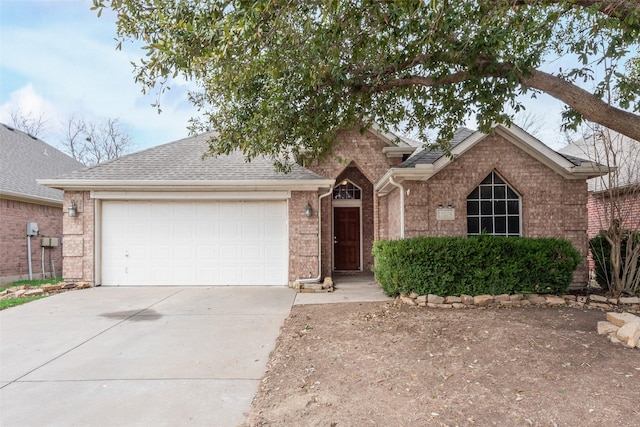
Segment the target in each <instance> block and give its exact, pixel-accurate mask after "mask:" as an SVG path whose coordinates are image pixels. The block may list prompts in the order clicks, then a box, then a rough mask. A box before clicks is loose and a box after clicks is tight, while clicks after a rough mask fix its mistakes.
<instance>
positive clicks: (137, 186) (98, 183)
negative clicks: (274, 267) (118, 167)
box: [37, 178, 334, 191]
mask: <svg viewBox="0 0 640 427" xmlns="http://www.w3.org/2000/svg"><path fill="white" fill-rule="evenodd" d="M37 182H38V184H40V185H44V186H46V187H51V188H57V189H60V190H85V191H86V190H103V191H154V190H155V191H184V190H193V191H216V190H217V191H220V190H231V191H258V190H291V188H295V189H296V190H299V191H313V190H318V189H319V188H323V187H324V188H326V187H327V186H330V185H333V183H334V180H330V179H286V178H285V179H269V180H262V179H246V180H108V179H106V180H105V179H103V180H83V179H39V180H37Z"/></svg>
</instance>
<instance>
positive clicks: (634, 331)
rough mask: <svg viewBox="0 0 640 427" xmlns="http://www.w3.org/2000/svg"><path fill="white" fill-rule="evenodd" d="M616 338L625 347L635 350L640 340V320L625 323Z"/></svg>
mask: <svg viewBox="0 0 640 427" xmlns="http://www.w3.org/2000/svg"><path fill="white" fill-rule="evenodd" d="M616 336H617V337H618V339H619V340H620V341H621V342H622V343H623V344H624V345H626V346H627V347H631V348H634V347H635V346H636V345H638V341H639V340H640V319H638V320H637V321H632V322H628V323H625V325H624V326H622V327H620V329H618V332H617V333H616Z"/></svg>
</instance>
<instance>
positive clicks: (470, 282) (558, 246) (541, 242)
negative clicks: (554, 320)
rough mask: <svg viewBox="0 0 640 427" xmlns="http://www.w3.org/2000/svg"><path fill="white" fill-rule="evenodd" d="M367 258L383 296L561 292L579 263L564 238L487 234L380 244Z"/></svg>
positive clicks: (572, 248) (413, 239)
mask: <svg viewBox="0 0 640 427" xmlns="http://www.w3.org/2000/svg"><path fill="white" fill-rule="evenodd" d="M373 255H374V257H375V261H376V267H375V269H374V272H375V275H376V278H377V280H378V281H379V282H380V284H381V285H382V288H383V290H384V292H385V293H386V294H387V295H389V296H395V295H399V294H401V293H411V292H416V293H418V294H420V295H427V294H436V295H443V296H444V295H462V294H466V295H472V296H474V295H482V294H492V295H499V294H515V293H525V294H526V293H548V294H562V293H565V292H566V291H567V289H568V288H569V285H570V284H571V281H572V279H573V271H574V270H575V269H576V268H577V267H578V265H579V264H580V263H581V262H582V256H581V255H580V253H579V252H578V251H577V250H576V249H575V248H574V247H573V246H572V245H571V243H570V242H569V241H567V240H561V239H553V238H544V239H532V238H525V237H519V238H514V237H504V236H490V235H482V236H477V237H469V238H465V237H417V238H412V239H405V240H392V241H387V240H382V241H379V242H376V243H375V244H374V246H373Z"/></svg>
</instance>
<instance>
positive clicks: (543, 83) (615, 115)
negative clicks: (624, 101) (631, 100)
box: [520, 70, 640, 141]
mask: <svg viewBox="0 0 640 427" xmlns="http://www.w3.org/2000/svg"><path fill="white" fill-rule="evenodd" d="M520 82H521V83H522V85H524V86H527V87H530V88H533V89H539V90H541V91H543V92H546V93H547V94H549V95H551V96H552V97H554V98H556V99H559V100H560V101H562V102H564V103H565V104H567V105H569V106H571V108H573V109H574V110H576V111H577V112H578V113H580V114H581V115H582V116H583V117H584V118H585V119H587V120H589V121H592V122H597V123H600V124H601V125H603V126H605V127H608V128H610V129H613V130H615V131H617V132H619V133H621V134H623V135H626V136H628V137H629V138H631V139H635V140H636V141H640V117H638V115H636V114H633V113H630V112H628V111H625V110H621V109H620V108H616V107H613V106H611V105H609V104H607V103H606V102H604V101H603V100H601V99H600V98H598V97H597V96H595V95H593V94H592V93H590V92H588V91H586V90H584V89H582V88H581V87H579V86H576V85H575V84H573V83H571V82H568V81H566V80H563V79H561V78H559V77H557V76H554V75H552V74H548V73H545V72H542V71H538V70H534V71H532V73H531V75H530V76H528V77H521V78H520Z"/></svg>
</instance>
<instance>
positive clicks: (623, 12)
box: [493, 0, 640, 21]
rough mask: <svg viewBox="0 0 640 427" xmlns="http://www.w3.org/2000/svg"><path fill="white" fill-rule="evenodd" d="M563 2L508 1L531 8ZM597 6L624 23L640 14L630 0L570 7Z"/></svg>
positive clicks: (593, 0) (584, 0) (583, 0)
mask: <svg viewBox="0 0 640 427" xmlns="http://www.w3.org/2000/svg"><path fill="white" fill-rule="evenodd" d="M493 1H494V2H495V3H503V1H502V0H493ZM563 1H564V0H510V3H511V4H512V5H514V6H525V5H527V6H533V5H539V4H541V3H553V4H558V3H561V2H563ZM596 5H597V6H598V10H599V11H600V13H603V14H605V15H607V16H610V17H612V18H616V19H620V20H622V21H624V20H625V19H627V17H628V16H629V15H631V14H632V13H634V12H635V13H640V5H639V4H638V2H637V1H632V0H574V1H573V2H572V3H571V4H570V6H571V7H576V6H577V7H592V6H596Z"/></svg>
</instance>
